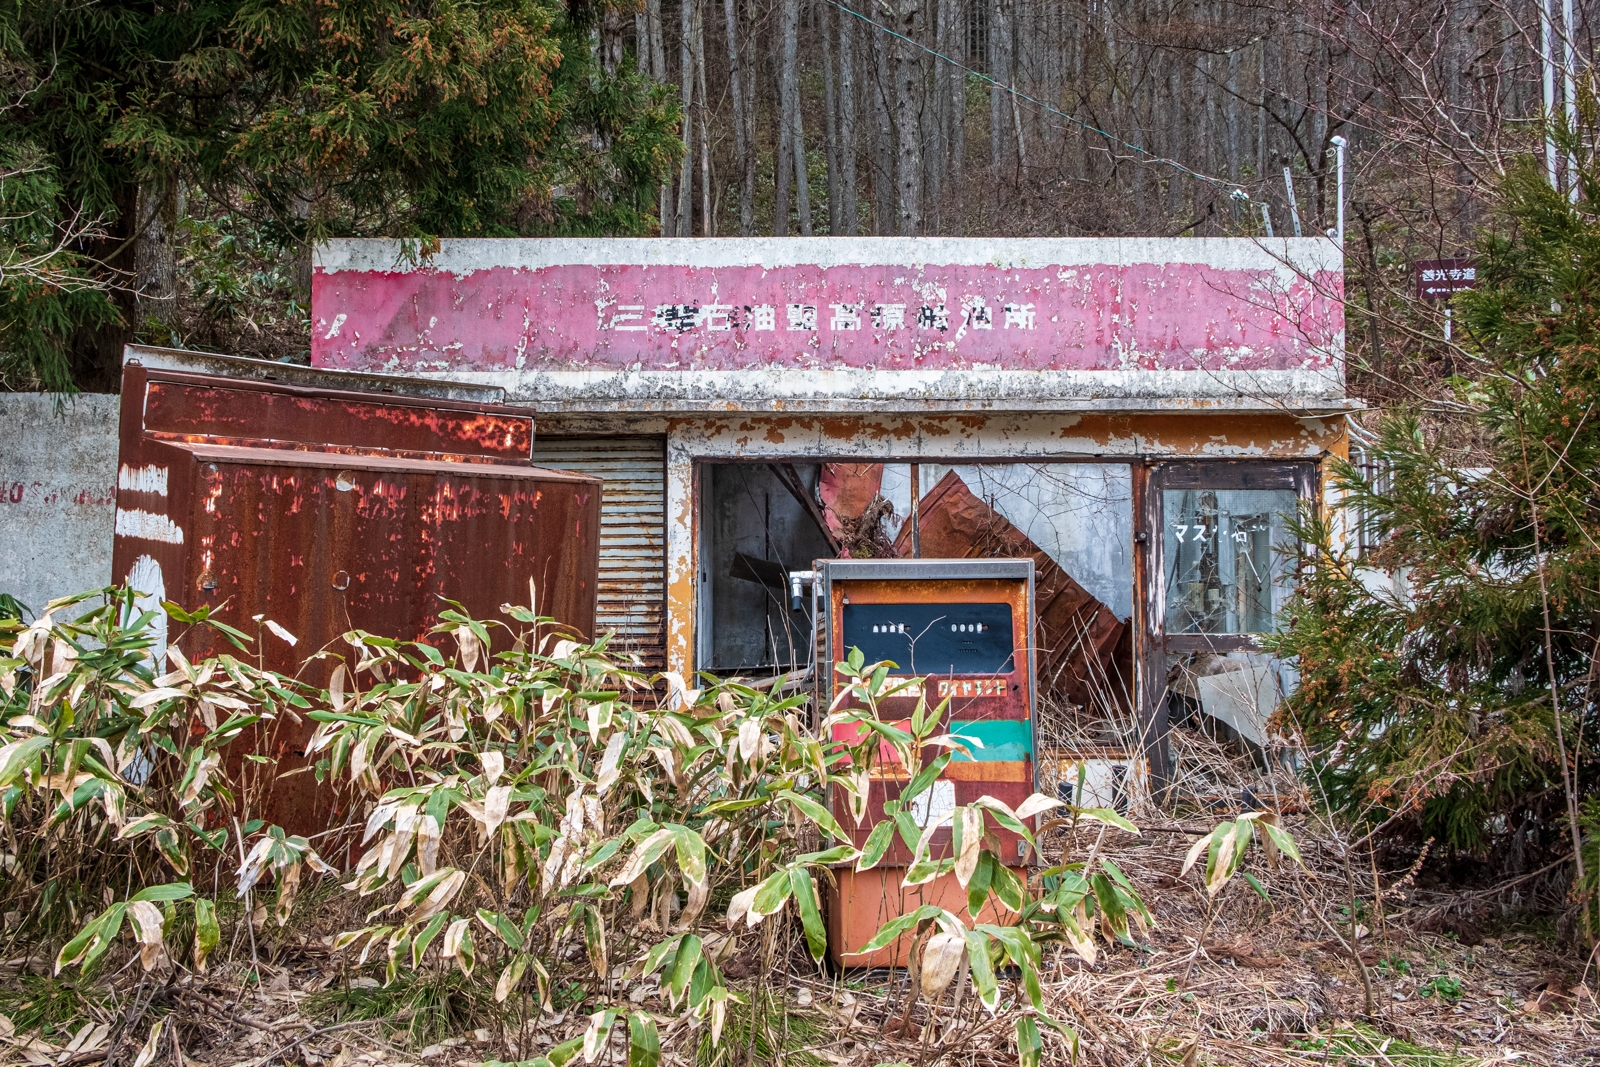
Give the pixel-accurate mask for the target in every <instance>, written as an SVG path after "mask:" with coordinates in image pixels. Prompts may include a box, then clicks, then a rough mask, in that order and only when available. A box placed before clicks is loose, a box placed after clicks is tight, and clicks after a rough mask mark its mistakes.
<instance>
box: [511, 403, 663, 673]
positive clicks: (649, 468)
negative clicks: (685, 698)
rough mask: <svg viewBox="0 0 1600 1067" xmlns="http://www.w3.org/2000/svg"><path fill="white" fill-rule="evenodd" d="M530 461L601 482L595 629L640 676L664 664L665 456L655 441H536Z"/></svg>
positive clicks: (659, 442)
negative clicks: (631, 658) (634, 663)
mask: <svg viewBox="0 0 1600 1067" xmlns="http://www.w3.org/2000/svg"><path fill="white" fill-rule="evenodd" d="M533 462H534V463H535V464H537V465H538V466H541V467H552V468H555V469H556V470H568V471H577V472H579V473H582V474H591V475H595V476H596V477H599V478H603V479H604V480H605V491H604V493H603V494H602V496H601V501H600V577H599V590H598V591H599V596H600V603H599V607H598V610H597V611H596V614H595V628H596V629H597V630H598V632H600V633H605V632H606V631H607V630H612V631H615V632H616V635H617V636H616V638H615V641H614V644H613V646H612V647H614V648H617V649H619V650H621V651H623V652H631V653H634V654H636V655H638V657H639V659H640V663H641V666H642V668H643V669H644V670H646V671H649V672H651V673H654V672H656V671H661V670H665V669H666V665H667V626H666V616H667V610H666V609H667V601H666V598H667V585H666V578H667V525H666V519H667V451H666V439H665V438H662V437H643V436H640V437H547V436H543V435H539V436H536V437H535V438H534V442H533Z"/></svg>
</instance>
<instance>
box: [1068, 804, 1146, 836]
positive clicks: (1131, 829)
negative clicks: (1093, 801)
mask: <svg viewBox="0 0 1600 1067" xmlns="http://www.w3.org/2000/svg"><path fill="white" fill-rule="evenodd" d="M1077 813H1078V817H1079V818H1083V819H1090V820H1092V821H1094V822H1099V823H1105V824H1106V825H1107V826H1115V827H1116V828H1117V829H1118V830H1126V831H1127V832H1128V833H1130V834H1136V833H1138V832H1139V828H1138V827H1137V826H1135V825H1133V823H1131V822H1129V821H1128V820H1127V819H1126V818H1124V817H1123V816H1121V815H1118V814H1117V813H1116V811H1114V810H1113V809H1111V808H1078V809H1077Z"/></svg>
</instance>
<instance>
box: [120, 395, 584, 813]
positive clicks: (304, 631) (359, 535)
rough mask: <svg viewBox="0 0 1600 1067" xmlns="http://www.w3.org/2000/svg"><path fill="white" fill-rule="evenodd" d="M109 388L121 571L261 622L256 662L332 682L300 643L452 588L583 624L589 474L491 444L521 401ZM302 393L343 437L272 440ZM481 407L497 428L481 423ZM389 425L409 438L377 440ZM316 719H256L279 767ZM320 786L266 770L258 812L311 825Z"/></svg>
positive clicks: (480, 603)
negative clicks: (114, 418) (323, 445)
mask: <svg viewBox="0 0 1600 1067" xmlns="http://www.w3.org/2000/svg"><path fill="white" fill-rule="evenodd" d="M153 396H157V397H159V398H160V399H159V400H158V401H157V402H155V403H152V400H151V398H152V397H153ZM187 400H193V402H194V404H195V405H196V406H197V407H198V409H199V410H198V411H196V410H195V409H193V408H190V407H188V406H187V405H186V401H187ZM250 401H254V403H251V402H250ZM122 403H123V408H122V423H121V431H120V432H121V449H120V451H121V455H120V457H119V462H120V465H121V471H120V474H119V483H120V485H121V487H122V488H121V489H120V490H119V493H118V506H117V520H116V543H115V549H114V557H113V566H114V573H115V574H116V575H117V576H118V578H119V579H126V580H128V581H130V582H131V583H132V584H134V585H135V587H136V588H137V589H138V590H139V591H140V592H143V593H147V594H152V595H154V596H157V597H161V598H165V599H170V600H173V601H175V602H176V603H178V604H179V605H180V606H182V607H184V608H186V609H189V610H193V609H195V608H198V607H199V606H201V605H210V606H211V607H212V608H213V610H214V613H215V617H216V618H218V619H219V620H220V621H222V622H225V623H228V624H229V625H231V626H234V627H236V628H238V629H241V630H243V631H245V632H246V633H250V634H258V635H259V637H258V640H259V641H260V649H259V650H260V653H261V656H262V662H263V663H264V665H266V666H267V667H269V668H272V669H275V670H279V671H283V672H285V673H289V674H297V675H298V676H299V677H301V678H302V679H304V680H306V681H309V682H312V683H314V684H325V682H326V681H327V678H328V676H329V674H330V673H331V671H332V668H333V666H334V663H335V662H336V661H335V660H332V659H329V658H320V659H311V658H310V657H312V656H314V654H315V653H317V652H318V651H320V650H324V649H327V650H331V651H333V652H336V653H338V654H340V655H346V654H348V653H349V651H350V650H349V649H348V648H347V647H346V646H344V644H343V642H342V641H340V640H339V638H340V635H342V634H343V633H345V632H346V631H348V630H352V629H362V630H368V631H370V632H372V633H375V634H378V635H382V636H386V637H398V638H402V639H415V638H419V637H422V636H424V635H425V634H426V632H427V630H428V628H429V627H430V626H432V625H433V624H434V623H435V622H437V621H438V618H439V613H440V611H441V610H443V609H444V608H446V607H447V605H446V604H445V603H444V599H446V598H447V599H449V600H454V601H457V602H459V603H461V604H462V605H463V606H464V607H465V608H466V609H467V611H468V612H470V613H472V614H473V615H475V616H478V617H481V618H495V617H499V614H500V606H501V605H502V604H505V603H508V602H513V603H524V604H526V603H528V602H529V598H530V590H536V591H537V592H536V594H534V595H536V596H537V607H538V609H539V610H540V611H541V612H542V613H544V614H547V615H551V616H553V617H555V618H557V619H559V620H560V621H562V622H563V623H566V624H567V625H569V626H570V627H572V628H573V629H575V630H577V631H579V632H581V633H583V634H585V635H587V634H591V633H592V632H593V629H594V612H595V607H594V605H595V600H594V596H595V586H596V566H597V554H598V546H599V537H600V483H599V481H598V480H597V479H594V478H590V477H587V476H584V475H581V474H574V473H570V472H566V471H552V470H545V469H542V468H538V467H534V466H531V465H530V464H529V463H528V461H527V459H526V452H525V451H523V452H521V453H520V455H518V456H517V458H516V459H515V461H512V462H507V461H505V460H504V459H501V458H499V457H498V456H497V455H496V454H495V452H496V450H500V454H501V455H505V451H504V450H505V449H507V448H508V446H507V445H506V444H505V441H506V435H509V436H510V437H511V438H512V444H511V446H509V447H516V448H521V447H524V446H521V445H517V444H516V439H517V435H518V434H523V435H524V436H523V437H522V440H528V439H530V438H531V434H532V426H531V423H530V422H529V421H528V419H527V416H526V414H525V413H519V412H516V411H514V410H509V409H500V410H490V411H479V412H472V411H470V410H468V409H467V408H465V407H463V406H461V405H457V404H450V403H442V402H436V401H430V400H425V399H414V398H398V397H394V398H391V397H372V396H364V395H355V396H351V395H350V394H347V393H340V392H328V391H324V392H322V393H320V394H318V393H316V392H315V391H312V392H309V393H308V392H306V391H304V390H290V391H287V392H282V393H273V392H272V391H271V390H263V389H259V388H252V389H243V388H236V387H235V385H234V384H233V383H229V382H226V381H219V380H217V379H215V378H203V377H202V378H198V379H197V378H196V377H195V376H187V375H181V374H172V373H170V372H163V371H152V370H148V369H147V368H144V367H142V366H137V365H132V364H130V365H128V366H127V367H126V368H125V371H124V379H123V394H122ZM306 410H313V411H315V412H316V413H317V414H318V417H319V418H321V419H322V420H323V427H324V430H325V433H326V436H327V437H328V438H329V439H330V440H333V441H336V442H343V443H344V444H342V445H341V447H342V448H344V449H346V451H323V450H318V449H314V448H312V447H310V444H309V443H308V442H301V441H287V440H286V439H285V436H284V430H283V429H282V425H283V424H282V423H280V422H279V421H278V417H279V416H280V415H282V414H283V413H284V412H285V411H288V412H290V413H291V414H292V415H293V417H290V418H288V419H286V420H284V421H286V422H287V424H288V425H289V426H290V427H291V428H293V427H296V426H297V425H298V430H297V432H299V433H300V434H301V436H311V433H310V430H309V426H308V425H307V424H306V423H304V422H300V423H297V421H296V420H297V419H299V418H301V416H300V415H297V414H293V413H295V412H302V413H303V412H304V411H306ZM149 411H155V412H156V413H157V416H158V421H157V422H156V424H155V427H151V426H150V425H148V424H147V422H146V412H149ZM252 411H254V412H257V413H258V414H259V417H260V418H259V421H257V422H254V423H252V421H251V420H250V417H249V416H250V413H251V412H252ZM208 412H216V413H217V415H218V417H217V420H216V423H215V425H214V426H213V425H212V424H211V423H209V422H208V421H207V420H206V418H204V417H202V416H204V415H205V414H206V413H208ZM341 422H342V425H341ZM485 426H494V427H495V429H494V430H493V431H492V432H490V433H487V434H485V433H484V432H483V430H484V427H485ZM174 427H179V428H181V429H182V430H183V432H181V433H179V432H177V431H175V430H174V429H173V428H174ZM210 429H215V430H216V431H218V432H217V433H216V435H215V436H212V435H210V434H208V433H207V432H206V431H207V430H210ZM391 429H392V431H393V437H392V438H385V436H384V434H385V431H386V430H391ZM387 439H392V440H394V441H395V442H396V443H397V444H398V445H400V446H401V449H402V450H403V454H399V455H397V454H394V453H391V452H387V451H384V450H383V443H384V442H385V440H387ZM240 442H250V443H249V444H241V443H240ZM357 443H359V444H357ZM430 444H431V445H434V446H437V447H436V450H434V451H432V452H431V454H429V455H428V458H417V457H416V452H417V451H419V449H418V448H417V446H418V445H430ZM356 448H360V449H361V451H360V452H356V451H354V449H356ZM465 459H471V460H472V462H463V460H465ZM257 617H264V618H266V619H271V620H272V621H274V622H276V623H278V624H279V625H281V626H282V627H284V628H285V629H286V630H287V631H288V632H289V633H290V634H291V635H292V636H293V638H294V640H293V641H292V642H291V641H289V640H286V639H284V638H282V637H280V636H279V635H277V634H275V633H273V632H271V631H269V630H265V629H263V628H262V627H261V626H260V624H259V623H257V622H256V621H255V620H256V618H257ZM182 647H183V650H184V652H185V654H186V655H189V656H191V657H194V656H198V655H204V654H207V653H209V652H213V651H224V650H225V647H224V646H223V645H221V644H218V643H217V642H216V641H214V640H212V639H211V638H210V636H209V634H208V633H206V632H204V631H201V632H197V633H195V634H194V636H192V637H186V638H184V643H183V646H182ZM311 726H312V724H311V723H309V722H300V723H295V722H289V721H285V720H279V721H278V722H277V723H276V724H274V725H273V726H272V727H271V728H270V729H269V730H267V731H264V732H263V733H262V734H261V735H260V736H259V737H258V739H257V741H256V744H257V746H258V748H259V749H260V750H262V751H263V752H264V754H266V755H269V756H271V757H272V758H273V759H275V760H276V761H277V762H276V764H275V768H274V770H275V771H276V773H278V774H282V773H285V772H288V771H292V770H295V769H296V768H298V767H300V766H302V765H303V762H304V761H303V753H304V747H305V743H306V741H307V740H308V739H309V737H310V733H311ZM333 803H334V797H333V795H332V793H331V792H330V791H325V790H320V789H317V788H315V787H313V786H312V784H311V780H310V779H309V778H301V779H299V780H297V781H296V783H295V784H294V786H293V787H284V788H276V789H273V788H271V787H270V784H269V785H268V787H267V788H266V790H265V795H264V797H263V798H262V800H261V806H260V807H258V808H257V809H256V810H255V812H254V813H255V814H259V815H261V816H262V817H263V818H267V819H269V820H270V821H273V822H277V823H280V824H281V825H283V826H285V827H286V828H288V829H290V830H291V831H292V832H300V833H314V832H316V831H318V830H320V829H323V828H324V827H325V826H326V825H327V823H328V821H329V820H330V819H331V818H332V817H334V815H335V814H336V813H335V812H334V810H333V807H332V805H333Z"/></svg>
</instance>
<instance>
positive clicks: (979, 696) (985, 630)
mask: <svg viewBox="0 0 1600 1067" xmlns="http://www.w3.org/2000/svg"><path fill="white" fill-rule="evenodd" d="M817 566H818V570H819V576H818V580H819V581H820V583H821V594H820V601H821V603H822V605H823V608H822V610H823V613H824V617H823V622H822V629H823V632H824V634H825V642H826V644H825V648H824V649H823V653H824V655H823V659H822V662H824V663H830V664H831V663H834V662H837V661H839V660H842V659H844V658H845V657H846V655H847V654H848V653H849V651H850V650H851V649H853V648H859V649H860V650H861V652H862V654H863V656H865V658H866V661H867V662H869V663H873V662H879V661H882V660H889V661H891V662H893V663H895V664H896V667H895V668H894V669H893V671H892V674H893V675H895V676H913V675H914V676H918V677H921V678H922V679H923V681H922V683H921V686H920V690H919V689H909V690H906V691H903V692H902V693H900V694H897V695H895V696H892V697H889V698H886V699H884V700H882V701H880V702H879V714H880V715H881V716H882V717H883V718H885V719H886V720H887V721H890V722H899V723H902V724H905V723H906V722H907V721H909V720H910V718H911V716H912V713H913V711H914V709H915V707H916V705H917V702H918V700H919V698H921V699H924V700H925V701H926V703H927V705H928V706H929V707H938V706H939V705H940V704H941V703H942V702H944V701H946V700H948V702H949V703H948V707H947V709H946V713H945V719H944V721H943V722H942V723H941V724H940V729H939V730H938V731H937V732H938V733H953V734H958V735H960V736H962V737H965V738H968V739H970V741H969V743H968V750H967V751H966V752H961V753H958V754H957V755H956V757H955V759H954V760H952V762H951V763H950V764H949V765H948V766H947V767H946V768H945V769H944V771H943V772H942V773H941V774H940V776H939V778H938V780H936V781H935V782H933V783H932V787H931V788H930V789H929V790H928V791H927V792H925V793H923V794H921V795H920V796H919V797H917V798H915V799H914V800H913V801H912V802H911V809H910V810H911V812H912V817H913V818H914V819H916V820H917V821H918V822H919V823H920V824H922V825H924V826H927V825H931V824H932V823H933V822H934V821H935V820H937V819H939V818H940V817H941V816H948V815H949V814H950V812H951V811H952V810H953V809H954V808H955V807H956V806H957V805H963V804H970V803H972V802H973V801H976V800H977V799H979V798H980V797H983V796H991V797H994V798H995V799H997V800H1000V801H1003V802H1005V803H1006V804H1008V805H1010V806H1011V807H1013V808H1014V807H1016V806H1018V805H1019V804H1021V803H1022V801H1023V800H1025V799H1026V798H1027V797H1028V796H1029V795H1030V794H1031V793H1032V792H1033V791H1034V737H1033V712H1034V677H1035V676H1034V666H1035V664H1034V655H1033V649H1034V642H1033V634H1034V627H1035V620H1034V612H1033V598H1034V566H1033V561H1032V560H1028V559H1020V560H1000V559H992V560H961V559H916V560H907V559H902V560H821V561H819V562H818V564H817ZM826 673H828V674H831V673H832V672H826ZM843 684H844V680H843V679H842V677H840V676H834V677H832V678H831V679H828V678H819V687H818V688H819V694H818V696H819V705H820V706H822V707H833V706H834V702H835V701H836V700H837V699H838V696H839V694H840V693H841V692H842V691H843V689H842V686H843ZM842 706H846V707H848V706H850V705H849V704H848V703H847V704H845V705H842ZM858 731H859V727H858V726H856V725H855V724H853V723H839V724H836V725H835V726H834V727H833V734H832V739H833V741H835V742H838V743H840V744H853V743H855V742H856V740H857V738H858V736H859V733H858ZM943 753H944V749H942V748H938V747H934V746H930V747H929V748H927V749H926V750H925V751H924V752H923V753H922V760H923V762H924V764H926V763H927V762H930V761H932V760H933V759H935V758H937V757H938V756H940V755H942V754H943ZM909 781H910V770H909V768H907V767H906V766H905V765H904V764H903V763H901V762H900V759H899V757H898V755H897V754H896V753H895V751H894V750H893V749H892V748H891V747H890V746H888V745H881V746H880V747H879V750H878V756H877V759H876V761H875V762H874V764H873V766H872V768H871V774H870V784H869V788H868V795H867V803H866V813H865V817H864V818H863V819H862V821H861V822H860V823H857V821H856V819H855V817H854V815H853V814H852V813H851V803H850V797H849V796H848V795H847V794H846V793H844V791H843V790H842V789H838V790H836V791H835V794H834V796H833V797H832V798H831V800H832V805H833V814H834V817H835V818H836V819H837V820H838V821H839V824H840V825H841V826H843V827H844V828H845V832H846V833H847V834H848V835H849V836H850V837H851V840H852V843H853V844H854V845H855V846H856V847H857V848H861V847H863V846H864V845H865V844H866V841H867V838H868V836H869V835H870V834H871V832H872V829H873V827H874V826H876V825H877V824H878V823H880V822H882V821H883V820H884V819H886V818H888V817H889V816H888V815H887V812H886V809H885V805H886V804H887V803H888V802H889V801H891V800H897V799H899V797H900V795H901V791H902V790H903V789H904V788H905V786H906V784H907V783H908V782H909ZM951 837H952V831H951V828H950V825H949V821H948V819H946V821H945V825H944V826H942V827H939V828H938V829H936V830H934V831H933V833H932V835H931V836H930V837H929V838H928V841H929V846H930V855H931V856H932V857H933V858H936V859H937V858H942V857H944V856H947V855H949V853H950V849H951V847H952V843H951ZM991 840H992V845H993V847H994V848H996V849H997V850H998V855H999V856H1000V857H1001V859H1002V861H1003V862H1005V863H1007V864H1011V863H1025V862H1026V860H1027V856H1028V853H1027V843H1026V841H1025V840H1024V839H1023V838H1022V837H1021V836H1019V835H1017V834H1014V833H1011V832H1009V831H1005V830H996V831H994V832H993V833H992V835H991ZM912 859H913V857H912V854H911V850H910V849H909V848H907V847H906V845H905V843H904V842H902V841H901V840H900V839H899V837H898V836H896V837H895V839H894V840H893V842H892V843H891V844H890V846H889V848H888V850H887V851H886V852H885V853H884V856H883V859H882V861H881V864H880V867H879V869H891V870H892V869H893V868H897V867H898V868H903V867H905V866H907V865H909V864H910V863H911V861H912ZM887 877H888V876H886V875H885V876H879V878H878V879H877V880H876V881H874V880H872V879H868V880H867V881H865V882H860V883H859V884H858V882H857V881H856V880H850V881H848V883H847V882H845V881H840V882H838V883H837V884H835V885H834V886H833V887H832V888H831V890H830V894H831V895H830V914H832V915H833V916H834V919H833V926H834V931H835V935H836V936H835V937H834V940H833V943H832V945H831V951H832V954H833V958H834V960H835V961H836V962H840V963H844V962H845V961H846V960H847V958H850V957H852V956H856V955H857V954H856V953H854V952H853V949H854V948H855V947H857V946H859V945H860V944H862V943H864V942H865V941H866V940H867V939H868V938H869V937H870V936H871V933H872V932H873V931H875V930H876V929H877V928H878V927H879V926H881V925H882V924H883V922H885V921H887V920H888V919H892V918H895V917H897V916H898V915H900V914H902V912H900V911H898V910H893V909H894V908H896V907H898V906H900V905H903V904H905V903H906V899H907V898H906V894H904V893H901V892H900V891H899V890H898V889H894V888H893V887H891V886H890V885H889V883H888V882H887V881H884V878H887ZM941 882H944V883H949V884H948V885H943V886H941V885H940V884H939V883H941ZM952 887H954V888H953V889H952ZM959 888H960V887H959V885H957V883H956V881H955V877H954V875H951V874H946V875H942V876H940V877H939V878H936V879H934V882H933V884H932V888H929V889H927V890H926V891H925V893H928V894H932V895H934V896H935V897H941V896H942V895H944V894H947V893H952V892H956V891H959ZM911 906H915V905H914V904H913V905H911ZM862 931H865V932H866V936H865V937H858V935H859V934H860V933H861V932H862ZM899 951H900V950H899V949H898V948H896V949H894V950H893V952H892V953H891V955H893V954H897V953H898V952H899ZM851 965H853V966H854V965H859V964H857V963H855V962H853V961H852V963H851ZM871 965H883V963H881V962H879V961H878V960H877V958H876V957H874V958H873V960H872V961H871Z"/></svg>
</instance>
